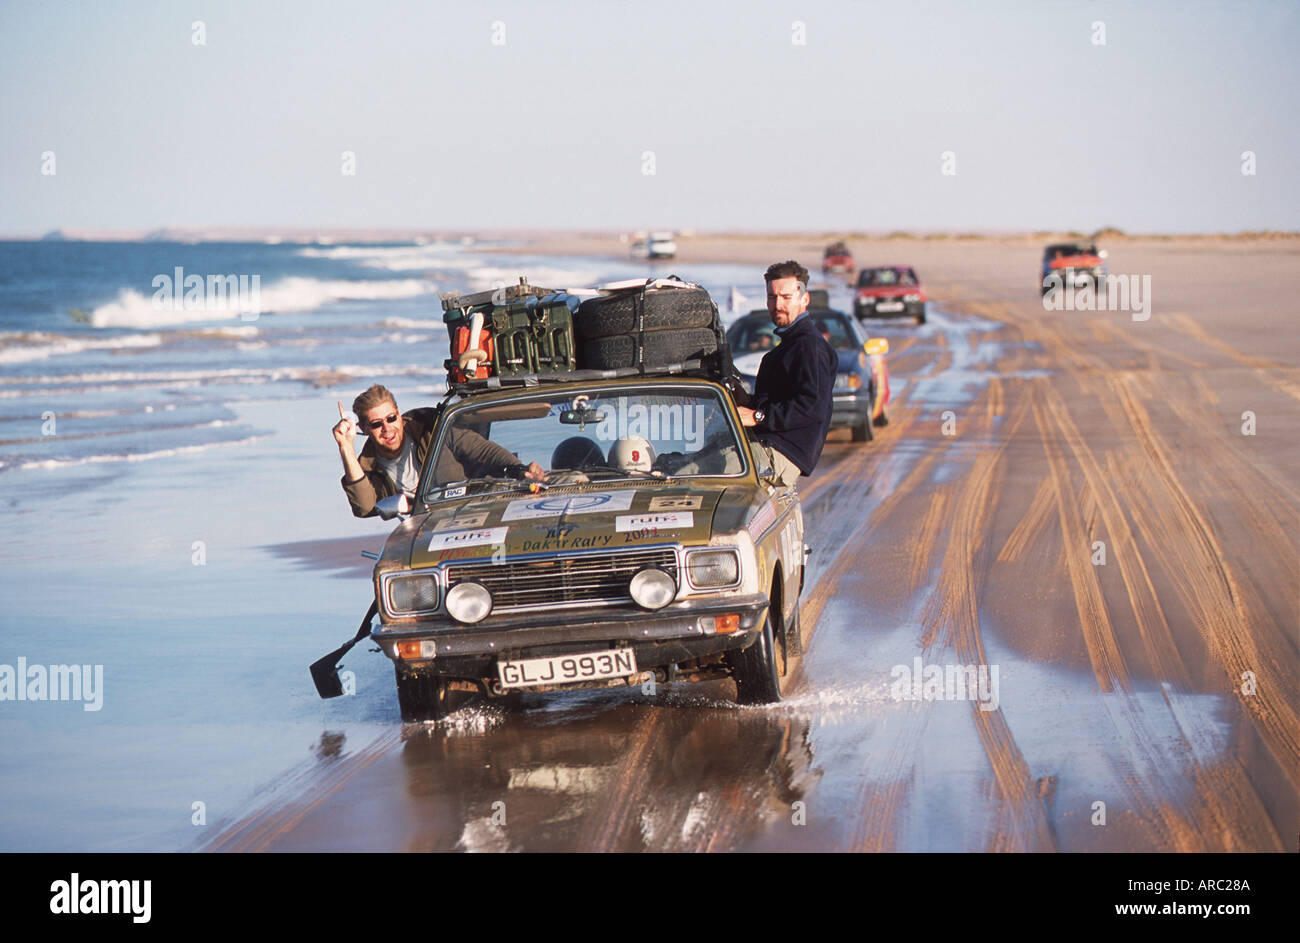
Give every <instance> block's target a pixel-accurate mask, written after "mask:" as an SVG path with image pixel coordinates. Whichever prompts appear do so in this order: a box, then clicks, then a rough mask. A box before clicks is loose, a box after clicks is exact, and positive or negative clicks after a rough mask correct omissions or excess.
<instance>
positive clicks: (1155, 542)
mask: <svg viewBox="0 0 1300 943" xmlns="http://www.w3.org/2000/svg"><path fill="white" fill-rule="evenodd" d="M1130 387H1131V381H1130V380H1129V379H1128V378H1127V377H1119V378H1117V379H1116V380H1115V381H1114V383H1113V388H1114V390H1115V395H1116V397H1117V399H1118V401H1119V403H1120V404H1121V406H1122V407H1123V409H1124V411H1125V414H1126V415H1127V416H1128V419H1129V422H1130V423H1131V425H1132V428H1133V430H1134V432H1135V434H1136V435H1137V437H1138V442H1139V445H1140V447H1141V449H1142V451H1143V453H1144V454H1145V456H1146V458H1147V460H1148V461H1147V463H1146V467H1145V468H1141V469H1139V470H1140V472H1141V476H1140V477H1139V478H1138V483H1139V484H1142V485H1144V486H1146V487H1149V488H1152V489H1153V490H1154V491H1155V494H1153V495H1152V498H1151V500H1147V501H1135V502H1134V503H1133V504H1132V508H1133V510H1134V513H1135V519H1136V524H1137V526H1138V528H1139V529H1140V530H1141V531H1142V532H1143V533H1145V534H1148V535H1150V538H1149V539H1150V543H1151V545H1152V547H1153V549H1154V552H1155V553H1156V555H1157V556H1158V557H1159V558H1160V560H1161V562H1162V564H1163V565H1164V566H1165V567H1166V569H1168V570H1169V571H1170V572H1171V573H1178V574H1181V583H1182V585H1183V586H1184V587H1185V588H1186V590H1187V594H1188V596H1189V597H1190V599H1189V603H1190V606H1189V608H1190V609H1191V611H1192V612H1193V613H1194V615H1195V616H1196V624H1197V628H1198V629H1199V630H1200V631H1201V634H1202V636H1203V638H1204V640H1205V642H1206V645H1207V647H1208V649H1209V651H1210V652H1211V653H1212V655H1213V656H1214V657H1215V658H1216V660H1217V661H1218V662H1219V664H1220V665H1221V666H1222V668H1223V671H1224V672H1225V674H1226V675H1227V685H1228V689H1229V690H1230V691H1232V692H1233V695H1234V697H1235V698H1236V700H1237V703H1238V704H1239V705H1240V706H1241V708H1242V710H1244V711H1245V712H1246V714H1247V715H1248V716H1250V717H1251V718H1252V720H1253V721H1254V723H1255V725H1256V728H1257V729H1258V730H1259V732H1260V735H1261V737H1262V738H1263V740H1264V742H1265V743H1266V744H1267V745H1268V748H1269V750H1270V751H1271V752H1272V753H1273V755H1274V757H1275V759H1276V761H1277V763H1278V765H1279V767H1280V768H1281V769H1282V770H1283V771H1284V772H1285V774H1286V776H1287V778H1288V780H1289V781H1290V782H1291V784H1292V785H1293V786H1294V785H1296V783H1297V773H1298V771H1300V748H1298V745H1297V739H1296V738H1297V732H1298V731H1300V713H1298V712H1297V708H1296V705H1295V703H1294V702H1293V698H1294V697H1295V683H1294V682H1295V660H1294V655H1295V644H1294V640H1293V639H1290V638H1287V637H1285V636H1284V635H1275V636H1274V637H1273V638H1265V639H1264V640H1263V641H1264V644H1265V645H1266V648H1264V649H1261V646H1260V644H1258V643H1257V642H1256V639H1255V630H1256V629H1259V630H1263V629H1264V628H1266V627H1267V625H1268V622H1267V620H1254V619H1252V617H1251V613H1250V607H1249V606H1248V601H1247V598H1246V595H1245V593H1244V592H1243V588H1242V586H1241V584H1240V583H1239V582H1238V581H1237V579H1236V578H1235V577H1234V575H1233V574H1232V571H1231V569H1230V568H1229V566H1228V564H1227V557H1226V555H1225V554H1224V550H1223V547H1222V546H1221V545H1220V543H1219V541H1218V539H1217V537H1216V536H1215V533H1214V530H1213V528H1212V527H1211V526H1210V524H1209V522H1208V521H1207V520H1206V518H1205V515H1204V514H1203V513H1202V512H1201V511H1200V509H1199V508H1197V506H1196V504H1195V503H1194V502H1193V500H1192V498H1191V495H1190V494H1188V492H1187V490H1186V488H1185V487H1184V485H1183V483H1182V482H1181V480H1180V479H1179V478H1178V475H1177V472H1176V471H1175V469H1174V467H1173V463H1172V461H1171V460H1170V457H1169V453H1168V449H1167V447H1166V446H1165V445H1164V443H1163V441H1162V440H1161V438H1160V436H1159V434H1158V433H1157V432H1156V431H1155V429H1154V428H1153V426H1152V424H1151V419H1150V416H1149V415H1148V414H1147V412H1146V410H1145V408H1143V406H1142V405H1141V403H1140V402H1138V400H1137V399H1136V397H1135V396H1134V395H1133V392H1132V390H1131V388H1130ZM1165 505H1167V506H1169V507H1170V508H1171V510H1172V513H1163V514H1161V513H1157V512H1155V510H1154V509H1155V508H1158V507H1162V506H1165ZM1251 595H1252V596H1253V594H1251ZM1255 608H1256V610H1257V611H1259V610H1262V607H1260V606H1259V604H1258V603H1256V606H1255ZM1245 672H1251V673H1252V674H1253V675H1254V677H1255V678H1256V679H1257V686H1256V690H1255V693H1254V694H1250V695H1247V694H1244V693H1243V692H1242V688H1241V684H1242V678H1243V676H1244V673H1245Z"/></svg>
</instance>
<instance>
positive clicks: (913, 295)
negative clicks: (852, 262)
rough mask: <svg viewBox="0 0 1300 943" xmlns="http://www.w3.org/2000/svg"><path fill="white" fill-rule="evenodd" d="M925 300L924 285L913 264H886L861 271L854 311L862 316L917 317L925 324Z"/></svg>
mask: <svg viewBox="0 0 1300 943" xmlns="http://www.w3.org/2000/svg"><path fill="white" fill-rule="evenodd" d="M925 303H926V294H925V286H923V285H922V284H921V279H920V278H918V277H917V275H916V271H915V270H914V269H913V268H912V267H911V266H910V265H885V266H881V267H879V268H864V269H863V270H862V271H861V273H859V275H858V290H857V294H856V295H855V296H854V298H853V313H854V314H855V315H857V316H858V317H859V318H878V317H891V318H903V317H906V318H916V323H917V324H924V323H925Z"/></svg>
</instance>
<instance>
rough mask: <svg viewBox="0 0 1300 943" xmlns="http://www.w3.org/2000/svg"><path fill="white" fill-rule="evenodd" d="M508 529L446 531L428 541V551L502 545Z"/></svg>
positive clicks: (488, 528) (485, 528)
mask: <svg viewBox="0 0 1300 943" xmlns="http://www.w3.org/2000/svg"><path fill="white" fill-rule="evenodd" d="M508 530H510V528H509V527H480V528H478V529H477V530H446V531H442V532H441V533H438V534H434V535H433V539H432V540H430V541H429V549H430V550H446V549H448V548H449V547H475V546H478V545H480V544H503V543H505V542H506V531H508Z"/></svg>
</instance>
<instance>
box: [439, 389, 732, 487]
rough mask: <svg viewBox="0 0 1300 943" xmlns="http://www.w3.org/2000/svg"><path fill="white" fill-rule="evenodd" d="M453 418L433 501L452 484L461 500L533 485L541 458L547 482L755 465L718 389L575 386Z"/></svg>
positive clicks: (474, 408)
mask: <svg viewBox="0 0 1300 943" xmlns="http://www.w3.org/2000/svg"><path fill="white" fill-rule="evenodd" d="M448 419H449V420H450V421H449V422H448V423H445V424H444V425H443V429H442V431H441V433H440V434H439V437H438V443H437V446H436V448H435V451H434V455H433V468H432V473H431V475H430V478H429V482H428V486H427V488H426V490H425V495H426V499H429V500H433V499H436V498H437V497H439V495H438V494H437V492H438V491H440V490H442V489H446V491H447V492H448V493H446V494H445V495H443V496H445V497H457V496H460V495H461V494H466V493H469V494H472V493H475V492H476V491H478V492H481V491H490V490H494V489H498V488H503V487H505V488H510V487H519V488H523V487H526V486H527V485H528V482H526V481H521V480H519V479H521V478H522V477H523V469H521V468H520V466H521V465H522V466H525V467H527V466H529V465H531V464H532V463H534V462H535V463H536V464H537V465H539V466H541V468H542V470H543V471H544V472H545V473H546V478H545V483H546V484H575V483H583V482H585V481H593V482H594V481H612V480H618V479H626V478H652V477H653V478H664V477H672V478H681V477H691V476H698V475H740V474H743V473H744V471H745V459H744V450H743V448H742V447H741V445H740V442H739V441H738V439H737V430H736V428H735V427H734V426H733V425H732V422H731V420H730V418H729V412H728V410H727V407H726V404H725V403H724V402H723V400H722V397H721V394H720V393H719V392H718V391H716V390H714V389H711V388H701V387H699V386H691V387H686V386H682V385H677V386H672V385H660V386H646V387H622V388H620V389H613V390H610V389H605V390H601V389H592V390H588V391H579V392H575V391H574V390H573V389H572V388H570V389H569V390H567V391H565V392H564V394H563V395H558V394H557V393H556V392H554V391H552V392H547V393H536V394H532V395H528V396H523V395H521V396H519V397H516V398H511V399H494V400H493V401H492V402H489V403H483V404H481V405H479V404H473V403H470V404H467V405H462V406H460V407H458V408H456V409H455V410H454V411H453V412H451V413H449V414H448ZM462 484H463V485H464V486H465V488H464V489H463V490H462V489H461V488H460V487H459V486H461V485H462ZM448 486H454V489H453V488H449V487H448ZM453 490H454V491H455V494H452V493H450V492H452V491H453Z"/></svg>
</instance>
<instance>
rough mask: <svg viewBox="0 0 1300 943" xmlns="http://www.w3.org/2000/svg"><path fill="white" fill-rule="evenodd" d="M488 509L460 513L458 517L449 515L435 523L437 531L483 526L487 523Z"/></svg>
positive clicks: (434, 526) (434, 527)
mask: <svg viewBox="0 0 1300 943" xmlns="http://www.w3.org/2000/svg"><path fill="white" fill-rule="evenodd" d="M487 516H488V512H487V511H476V512H475V513H473V514H460V515H458V516H456V517H448V518H445V519H444V520H441V521H439V522H438V523H436V524H434V525H433V529H434V530H435V531H439V530H459V529H461V528H465V527H482V526H483V525H484V524H486V523H487Z"/></svg>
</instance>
